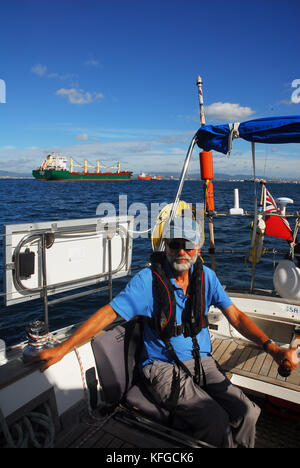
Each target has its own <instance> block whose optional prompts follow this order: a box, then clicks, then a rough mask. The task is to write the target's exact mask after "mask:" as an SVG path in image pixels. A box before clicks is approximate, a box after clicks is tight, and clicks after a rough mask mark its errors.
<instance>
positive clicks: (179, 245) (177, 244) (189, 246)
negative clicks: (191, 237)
mask: <svg viewBox="0 0 300 468" xmlns="http://www.w3.org/2000/svg"><path fill="white" fill-rule="evenodd" d="M167 245H168V247H169V249H172V250H181V249H183V250H188V251H189V250H194V249H195V248H196V246H195V244H193V243H192V242H189V241H185V240H175V239H172V240H170V241H167Z"/></svg>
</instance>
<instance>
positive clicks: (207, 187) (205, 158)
mask: <svg viewBox="0 0 300 468" xmlns="http://www.w3.org/2000/svg"><path fill="white" fill-rule="evenodd" d="M196 84H197V87H198V99H199V111H200V125H201V127H203V126H204V125H205V114H204V102H203V91H202V78H201V76H200V75H198V76H197V81H196ZM199 159H200V168H201V178H202V180H205V183H204V199H205V213H204V216H205V215H206V214H207V215H208V229H209V243H210V247H209V253H210V259H211V268H212V270H215V269H216V264H215V237H214V225H213V211H214V195H213V183H212V179H213V178H214V174H213V159H212V153H211V151H201V153H200V154H199ZM208 173H209V175H207V174H208Z"/></svg>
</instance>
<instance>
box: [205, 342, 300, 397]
mask: <svg viewBox="0 0 300 468" xmlns="http://www.w3.org/2000/svg"><path fill="white" fill-rule="evenodd" d="M212 346H213V356H214V358H215V360H216V361H218V363H219V364H220V366H221V367H222V368H223V369H224V370H225V371H226V372H227V373H228V374H229V375H230V376H231V375H232V374H235V375H239V376H243V377H247V378H251V379H255V380H256V381H258V382H262V383H267V384H272V385H276V386H279V387H283V388H285V389H287V390H293V391H296V392H300V366H298V367H297V368H296V369H295V370H294V371H293V372H292V373H291V375H290V376H289V377H288V378H284V377H281V376H280V375H279V374H278V372H277V369H278V364H276V362H275V361H274V360H273V358H272V357H271V356H270V355H269V354H267V353H265V352H264V351H263V350H262V349H260V348H258V347H256V346H255V345H251V344H248V343H242V342H241V341H238V340H237V341H234V340H233V339H232V338H215V339H214V340H213V345H212ZM299 402H300V393H299Z"/></svg>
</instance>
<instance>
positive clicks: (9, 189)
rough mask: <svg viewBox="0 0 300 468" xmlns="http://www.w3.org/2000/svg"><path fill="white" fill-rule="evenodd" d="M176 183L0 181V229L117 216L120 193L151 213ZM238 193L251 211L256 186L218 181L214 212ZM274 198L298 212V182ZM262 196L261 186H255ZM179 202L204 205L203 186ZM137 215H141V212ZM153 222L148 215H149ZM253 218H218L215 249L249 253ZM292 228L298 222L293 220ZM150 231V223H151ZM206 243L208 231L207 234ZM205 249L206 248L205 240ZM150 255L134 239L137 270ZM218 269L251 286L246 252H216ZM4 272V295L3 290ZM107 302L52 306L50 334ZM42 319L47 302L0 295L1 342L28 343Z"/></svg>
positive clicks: (271, 242)
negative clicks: (110, 210)
mask: <svg viewBox="0 0 300 468" xmlns="http://www.w3.org/2000/svg"><path fill="white" fill-rule="evenodd" d="M177 186H178V181H174V180H170V181H138V180H132V181H130V182H103V183H101V182H93V181H90V182H84V181H83V182H39V181H36V180H29V179H28V180H25V179H24V180H20V179H18V180H13V179H10V180H8V179H2V180H0V199H1V212H0V224H1V226H3V225H7V224H17V223H27V222H41V221H55V220H64V219H79V218H88V217H95V216H96V209H97V206H98V205H99V203H104V202H110V203H113V204H114V205H115V207H116V210H117V212H118V207H119V195H127V204H128V206H130V205H132V204H133V203H138V202H139V203H143V204H145V205H146V206H147V207H148V210H149V213H150V207H151V203H171V202H172V201H173V200H174V197H175V194H176V190H177ZM235 188H238V189H239V198H240V207H242V208H244V209H245V210H251V211H253V193H254V186H253V184H252V183H249V182H248V183H246V182H244V183H243V182H223V181H215V182H214V196H215V209H216V211H218V212H222V211H228V210H229V209H230V208H231V207H233V191H234V189H235ZM268 189H269V191H270V192H271V193H272V195H273V196H274V198H277V197H283V196H286V197H290V198H292V199H293V200H294V205H292V206H291V207H290V208H289V210H290V211H293V212H296V211H300V193H299V192H300V185H299V184H279V183H274V184H271V183H270V184H269V185H268ZM257 190H258V192H259V191H260V187H259V186H258V187H257ZM181 199H183V200H185V201H188V202H190V203H197V202H202V201H203V182H201V181H187V182H186V183H185V185H184V189H183V193H182V197H181ZM137 215H138V212H137ZM149 222H150V216H149ZM250 222H251V219H250V218H249V217H243V218H241V217H239V218H229V217H226V218H225V217H215V218H214V232H215V245H216V249H222V250H224V249H239V250H247V249H248V248H249V245H250ZM290 224H291V227H292V228H293V227H294V220H291V221H290ZM149 227H150V225H149ZM206 239H208V233H206ZM0 241H1V247H0V255H1V257H0V258H1V262H0V265H1V273H3V274H4V268H3V239H2V237H1V239H0ZM264 246H265V247H268V248H275V249H278V250H281V251H287V243H286V241H284V240H281V239H276V238H273V237H269V238H265V241H264ZM204 248H206V249H207V248H208V241H206V243H205V246H204ZM150 253H151V243H150V240H149V238H147V239H144V238H139V239H134V241H133V266H134V265H139V264H144V263H146V262H147V261H148V259H149V255H150ZM280 258H281V257H279V256H276V258H273V255H265V256H263V257H262V260H261V262H260V263H259V264H258V266H257V275H256V285H257V286H259V287H266V288H272V287H273V286H272V285H273V283H272V277H273V268H274V262H276V261H278V260H279V259H280ZM215 259H216V271H217V274H218V276H219V278H220V280H221V282H222V284H223V285H231V286H232V285H235V286H248V285H249V284H250V279H251V271H250V266H249V265H248V264H247V262H246V261H245V253H240V254H238V255H237V256H233V254H232V253H217V254H216V256H215ZM204 261H205V264H206V265H208V266H210V256H209V255H208V254H205V255H204ZM3 274H2V275H1V282H0V284H1V286H0V291H1V292H2V293H3V292H4V285H3V279H2V277H3ZM125 284H126V281H125V280H124V279H123V280H118V281H117V282H116V283H115V285H114V289H113V293H114V294H116V293H117V292H118V291H119V290H120V289H121V288H123V287H124V285H125ZM106 302H107V295H106V294H105V293H104V294H102V295H92V296H88V297H86V298H84V299H82V300H78V299H77V300H76V301H74V300H73V301H69V302H67V303H63V304H60V305H56V306H52V307H50V308H49V326H50V330H54V329H57V328H61V327H64V326H67V325H70V324H72V323H78V322H80V321H82V320H85V319H86V318H88V317H89V316H90V315H91V314H92V313H93V312H94V311H96V310H97V309H98V308H99V307H100V306H102V305H104V304H105V303H106ZM42 318H43V303H42V301H40V300H34V301H30V302H27V303H24V304H19V305H13V306H9V307H5V306H4V301H3V297H2V296H1V309H0V338H2V339H4V340H5V341H6V343H7V344H8V345H12V344H15V343H17V342H19V341H23V340H24V339H26V336H25V332H24V329H25V326H26V324H27V323H28V322H30V321H32V320H34V319H42Z"/></svg>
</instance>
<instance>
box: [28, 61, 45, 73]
mask: <svg viewBox="0 0 300 468" xmlns="http://www.w3.org/2000/svg"><path fill="white" fill-rule="evenodd" d="M30 71H31V72H32V73H34V74H35V75H38V76H44V75H45V74H46V71H47V67H46V65H41V64H40V63H38V64H37V65H34V66H33V67H31V69H30Z"/></svg>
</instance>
